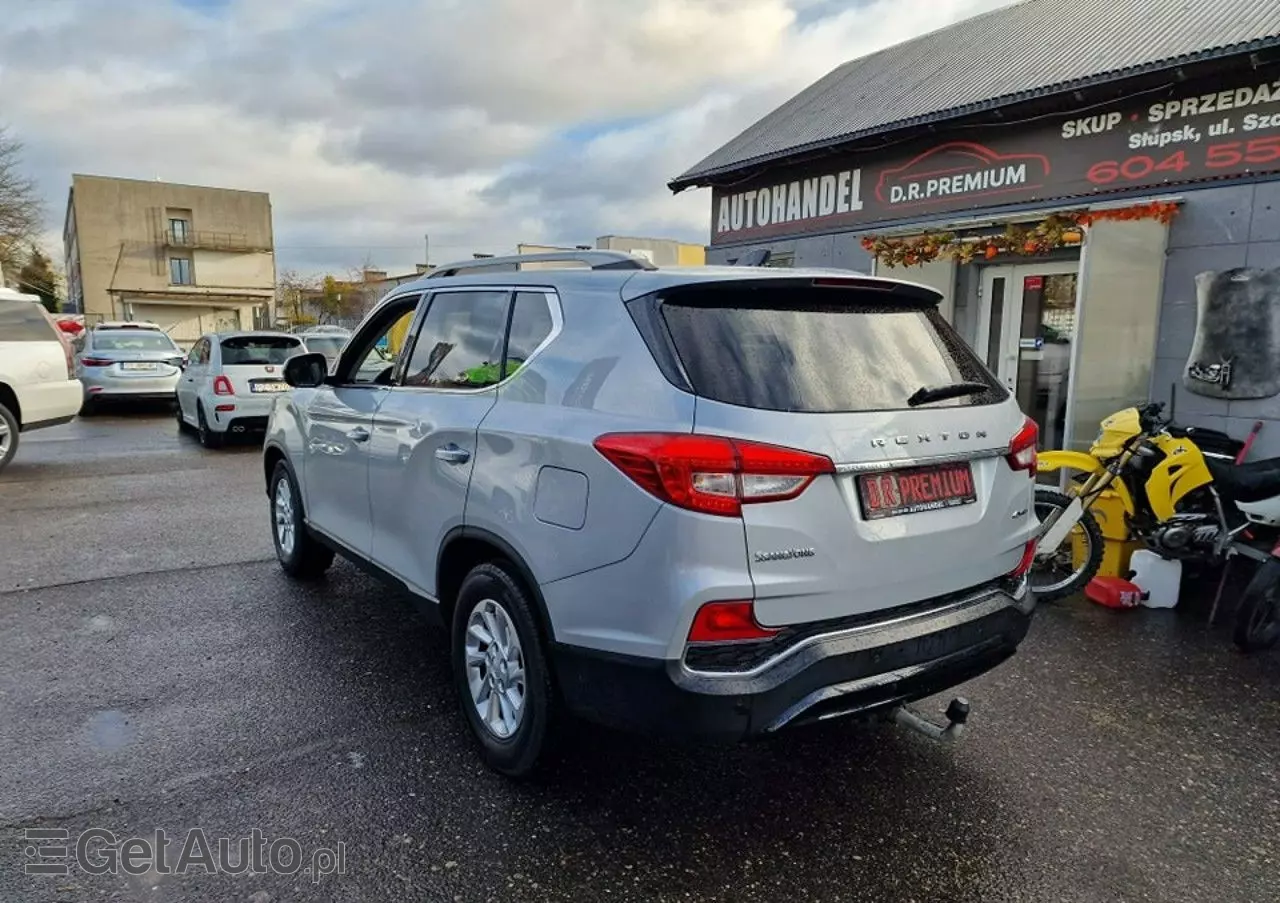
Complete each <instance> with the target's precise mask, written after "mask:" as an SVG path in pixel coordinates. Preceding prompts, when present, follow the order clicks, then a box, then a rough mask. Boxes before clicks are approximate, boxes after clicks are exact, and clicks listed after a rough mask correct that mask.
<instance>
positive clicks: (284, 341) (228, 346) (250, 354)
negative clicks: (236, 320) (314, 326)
mask: <svg viewBox="0 0 1280 903" xmlns="http://www.w3.org/2000/svg"><path fill="white" fill-rule="evenodd" d="M221 345H222V365H223V366H224V367H225V366H230V365H244V364H249V365H253V364H256V365H262V364H283V363H284V362H285V361H287V360H288V359H289V358H291V357H293V356H294V355H295V354H297V353H298V352H299V351H301V350H302V342H300V341H299V340H298V339H295V338H291V337H290V336H260V335H258V336H235V337H233V338H230V339H223V340H222V342H221Z"/></svg>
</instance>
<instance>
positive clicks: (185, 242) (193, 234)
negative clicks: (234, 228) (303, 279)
mask: <svg viewBox="0 0 1280 903" xmlns="http://www.w3.org/2000/svg"><path fill="white" fill-rule="evenodd" d="M164 243H165V245H166V246H167V247H170V248H192V249H197V248H202V249H204V250H208V251H270V250H271V246H270V245H269V244H267V243H265V242H262V243H255V242H252V241H250V240H249V236H248V235H246V234H244V233H243V232H206V231H204V230H197V229H179V230H176V231H175V230H173V229H170V230H168V231H167V232H165V234H164Z"/></svg>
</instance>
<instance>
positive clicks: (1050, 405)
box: [976, 261, 1078, 448]
mask: <svg viewBox="0 0 1280 903" xmlns="http://www.w3.org/2000/svg"><path fill="white" fill-rule="evenodd" d="M1077 270H1078V266H1077V264H1076V263H1075V262H1074V261H1070V262H1066V263H1045V264H1028V265H1025V266H1010V267H988V268H987V269H986V271H985V272H984V273H983V279H982V303H981V304H980V305H979V319H978V335H977V339H978V341H977V347H976V350H977V352H978V354H979V355H981V356H982V357H983V359H984V360H986V362H987V366H989V367H990V368H991V370H992V371H993V372H994V373H995V374H996V376H998V377H999V378H1000V381H1001V382H1003V383H1004V384H1005V386H1006V387H1008V389H1009V391H1010V392H1012V393H1013V394H1014V395H1015V396H1016V397H1017V399H1018V405H1019V406H1020V407H1021V408H1022V410H1023V411H1025V412H1026V413H1027V414H1029V415H1030V416H1031V417H1032V419H1034V420H1035V421H1036V423H1037V424H1038V425H1039V427H1040V447H1041V448H1061V447H1062V443H1063V440H1064V431H1065V428H1066V422H1067V419H1066V418H1067V388H1068V386H1069V384H1070V377H1071V348H1072V340H1073V338H1074V336H1075V321H1076V289H1077V281H1078V277H1077Z"/></svg>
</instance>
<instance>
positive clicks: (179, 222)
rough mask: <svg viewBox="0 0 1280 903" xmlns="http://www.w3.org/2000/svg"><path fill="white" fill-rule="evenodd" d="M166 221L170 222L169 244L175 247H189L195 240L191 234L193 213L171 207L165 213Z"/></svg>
mask: <svg viewBox="0 0 1280 903" xmlns="http://www.w3.org/2000/svg"><path fill="white" fill-rule="evenodd" d="M164 214H165V219H166V220H168V221H169V243H170V244H174V245H189V244H191V242H192V239H193V238H194V236H193V234H192V232H191V211H190V210H187V209H184V208H179V207H170V208H168V209H167V210H165V212H164Z"/></svg>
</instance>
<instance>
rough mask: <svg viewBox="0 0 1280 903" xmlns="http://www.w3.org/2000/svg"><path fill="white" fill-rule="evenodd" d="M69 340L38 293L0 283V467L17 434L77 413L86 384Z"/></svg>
mask: <svg viewBox="0 0 1280 903" xmlns="http://www.w3.org/2000/svg"><path fill="white" fill-rule="evenodd" d="M74 373H75V364H74V361H73V358H72V349H71V343H70V341H69V340H67V339H66V338H64V337H63V335H62V333H61V332H60V331H59V330H58V327H57V326H56V325H55V324H54V321H53V318H52V317H51V316H49V314H48V312H47V311H45V309H44V307H42V306H41V304H40V299H39V298H37V297H36V296H35V295H23V294H19V293H18V292H15V291H12V290H10V289H7V288H3V287H0V470H4V468H5V466H6V465H7V464H8V463H9V462H10V461H12V460H13V456H14V455H15V454H16V453H17V451H18V436H19V434H20V433H25V432H28V431H30V430H36V429H40V428H41V427H46V426H57V425H58V424H60V423H66V422H67V421H69V420H71V419H72V418H73V417H75V415H76V412H77V411H79V410H80V403H81V401H82V395H83V390H82V389H81V387H80V381H79V380H78V379H76V378H75V377H74V375H73V374H74Z"/></svg>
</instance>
